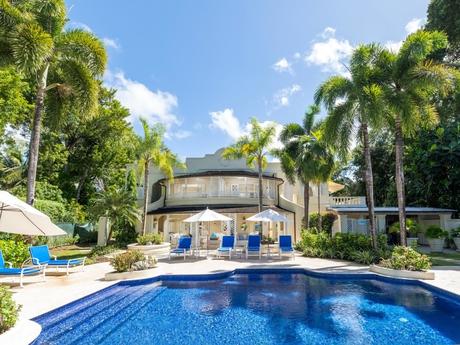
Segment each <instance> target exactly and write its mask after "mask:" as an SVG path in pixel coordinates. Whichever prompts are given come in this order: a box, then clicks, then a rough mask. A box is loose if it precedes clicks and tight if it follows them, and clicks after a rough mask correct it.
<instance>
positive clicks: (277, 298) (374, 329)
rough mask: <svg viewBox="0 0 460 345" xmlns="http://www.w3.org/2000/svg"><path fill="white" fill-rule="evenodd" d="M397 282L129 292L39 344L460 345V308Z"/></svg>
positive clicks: (109, 297)
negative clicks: (459, 344) (458, 344)
mask: <svg viewBox="0 0 460 345" xmlns="http://www.w3.org/2000/svg"><path fill="white" fill-rule="evenodd" d="M158 279H161V281H158ZM395 282H397V281H396V280H394V281H391V282H390V280H389V279H383V278H380V277H377V276H373V275H364V276H362V275H361V276H358V275H356V274H355V275H345V276H343V275H341V276H339V275H333V276H327V275H325V274H313V273H308V272H304V271H302V270H296V271H286V270H283V271H280V270H270V271H262V270H237V271H236V272H234V273H225V274H220V275H207V276H193V277H190V276H188V277H186V276H165V277H160V278H152V279H148V280H144V281H132V282H122V283H118V284H116V285H114V286H112V287H109V288H107V289H104V290H102V291H100V292H98V293H96V294H93V295H90V296H88V297H85V298H83V299H81V300H78V301H76V302H75V303H72V304H69V305H66V306H63V307H61V308H58V309H56V310H55V311H51V312H49V313H47V314H44V315H42V316H39V317H37V318H36V319H35V321H37V322H38V323H40V324H41V325H42V327H43V331H42V333H41V335H40V337H39V338H38V339H37V340H36V341H35V342H34V344H60V345H63V344H110V345H114V344H133V345H134V344H136V345H138V344H156V345H163V344H181V345H184V344H196V345H198V344H200V345H201V344H205V345H206V344H213V345H216V344H241V345H243V344H251V345H259V344H261V345H262V344H267V345H268V344H340V345H344V344H389V343H391V344H392V345H400V344H411V345H414V344H430V345H431V344H456V343H460V302H459V300H458V299H456V298H454V297H451V296H448V295H445V294H440V293H438V292H436V291H431V289H430V290H429V289H427V288H425V287H422V286H419V285H418V284H415V283H410V284H409V283H401V281H399V282H398V283H395Z"/></svg>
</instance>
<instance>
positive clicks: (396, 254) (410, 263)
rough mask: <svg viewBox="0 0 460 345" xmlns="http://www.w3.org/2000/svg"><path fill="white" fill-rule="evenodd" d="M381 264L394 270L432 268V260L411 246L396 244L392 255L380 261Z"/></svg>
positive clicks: (424, 269) (423, 269)
mask: <svg viewBox="0 0 460 345" xmlns="http://www.w3.org/2000/svg"><path fill="white" fill-rule="evenodd" d="M379 265H380V266H383V267H386V268H391V269H394V270H407V271H426V270H429V269H430V268H431V261H430V258H429V257H428V256H426V255H424V254H420V253H419V252H417V251H416V250H415V249H413V248H411V247H404V246H396V247H394V248H393V250H392V252H391V256H390V257H389V258H388V259H383V260H382V261H380V263H379Z"/></svg>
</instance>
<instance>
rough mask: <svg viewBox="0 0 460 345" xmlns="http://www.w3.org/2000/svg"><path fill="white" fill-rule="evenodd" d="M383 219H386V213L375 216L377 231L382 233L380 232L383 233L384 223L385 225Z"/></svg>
mask: <svg viewBox="0 0 460 345" xmlns="http://www.w3.org/2000/svg"><path fill="white" fill-rule="evenodd" d="M385 219H386V215H384V214H378V215H377V216H376V220H377V221H376V225H377V229H376V230H377V233H382V234H384V233H385V225H386V221H385Z"/></svg>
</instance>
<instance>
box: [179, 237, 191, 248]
mask: <svg viewBox="0 0 460 345" xmlns="http://www.w3.org/2000/svg"><path fill="white" fill-rule="evenodd" d="M191 246H192V238H191V237H188V236H182V237H181V238H179V244H178V245H177V249H190V247H191Z"/></svg>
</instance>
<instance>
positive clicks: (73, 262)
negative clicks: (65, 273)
mask: <svg viewBox="0 0 460 345" xmlns="http://www.w3.org/2000/svg"><path fill="white" fill-rule="evenodd" d="M82 262H83V259H71V260H49V261H48V266H67V264H69V266H72V265H79V264H81V263H82Z"/></svg>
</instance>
